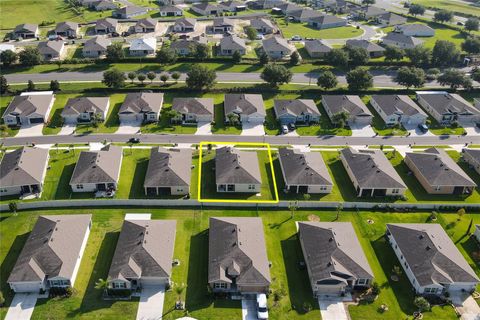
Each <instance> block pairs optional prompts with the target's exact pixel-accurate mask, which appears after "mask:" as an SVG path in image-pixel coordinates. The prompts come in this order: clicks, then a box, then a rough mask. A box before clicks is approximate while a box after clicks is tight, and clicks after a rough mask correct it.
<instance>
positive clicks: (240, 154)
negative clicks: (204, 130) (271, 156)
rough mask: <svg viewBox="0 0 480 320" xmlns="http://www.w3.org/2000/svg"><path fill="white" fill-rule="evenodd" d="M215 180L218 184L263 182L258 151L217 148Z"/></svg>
mask: <svg viewBox="0 0 480 320" xmlns="http://www.w3.org/2000/svg"><path fill="white" fill-rule="evenodd" d="M215 181H216V183H217V184H260V183H262V176H261V175H260V167H259V164H258V156H257V153H256V152H250V151H240V150H238V149H235V148H231V147H222V148H219V149H217V150H216V155H215Z"/></svg>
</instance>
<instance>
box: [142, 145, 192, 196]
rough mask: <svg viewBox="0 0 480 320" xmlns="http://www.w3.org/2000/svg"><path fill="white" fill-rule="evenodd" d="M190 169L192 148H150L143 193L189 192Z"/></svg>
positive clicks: (176, 193) (150, 194) (184, 193)
mask: <svg viewBox="0 0 480 320" xmlns="http://www.w3.org/2000/svg"><path fill="white" fill-rule="evenodd" d="M191 169H192V150H190V149H170V150H169V149H165V148H161V147H154V148H152V151H151V152H150V160H149V161H148V168H147V173H146V174H145V182H144V183H143V188H144V189H145V195H147V196H152V195H155V196H157V195H187V194H189V193H190V179H191V174H192V170H191Z"/></svg>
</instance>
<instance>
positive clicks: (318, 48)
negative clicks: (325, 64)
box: [305, 39, 332, 53]
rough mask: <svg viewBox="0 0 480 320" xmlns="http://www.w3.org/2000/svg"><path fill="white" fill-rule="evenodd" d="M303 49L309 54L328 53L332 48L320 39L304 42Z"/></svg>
mask: <svg viewBox="0 0 480 320" xmlns="http://www.w3.org/2000/svg"><path fill="white" fill-rule="evenodd" d="M305 48H306V49H308V50H309V51H311V52H320V53H322V52H323V53H328V52H330V51H332V47H330V46H329V45H328V44H327V43H325V42H323V41H322V40H320V39H315V40H309V41H305Z"/></svg>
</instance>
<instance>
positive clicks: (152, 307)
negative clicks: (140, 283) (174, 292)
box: [137, 286, 165, 320]
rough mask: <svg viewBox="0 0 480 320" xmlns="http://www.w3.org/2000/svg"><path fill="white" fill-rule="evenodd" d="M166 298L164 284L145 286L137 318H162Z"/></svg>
mask: <svg viewBox="0 0 480 320" xmlns="http://www.w3.org/2000/svg"><path fill="white" fill-rule="evenodd" d="M164 299H165V287H164V286H152V287H144V288H143V289H142V293H141V294H140V302H139V303H138V311H137V320H159V319H162V315H163V301H164Z"/></svg>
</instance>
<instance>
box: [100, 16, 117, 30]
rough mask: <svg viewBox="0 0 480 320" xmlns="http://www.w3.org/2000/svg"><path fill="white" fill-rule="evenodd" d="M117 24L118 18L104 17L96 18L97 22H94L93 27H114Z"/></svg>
mask: <svg viewBox="0 0 480 320" xmlns="http://www.w3.org/2000/svg"><path fill="white" fill-rule="evenodd" d="M117 25H118V20H116V19H112V18H104V19H100V20H97V23H96V24H95V28H97V29H98V28H100V29H102V28H116V27H117Z"/></svg>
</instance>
